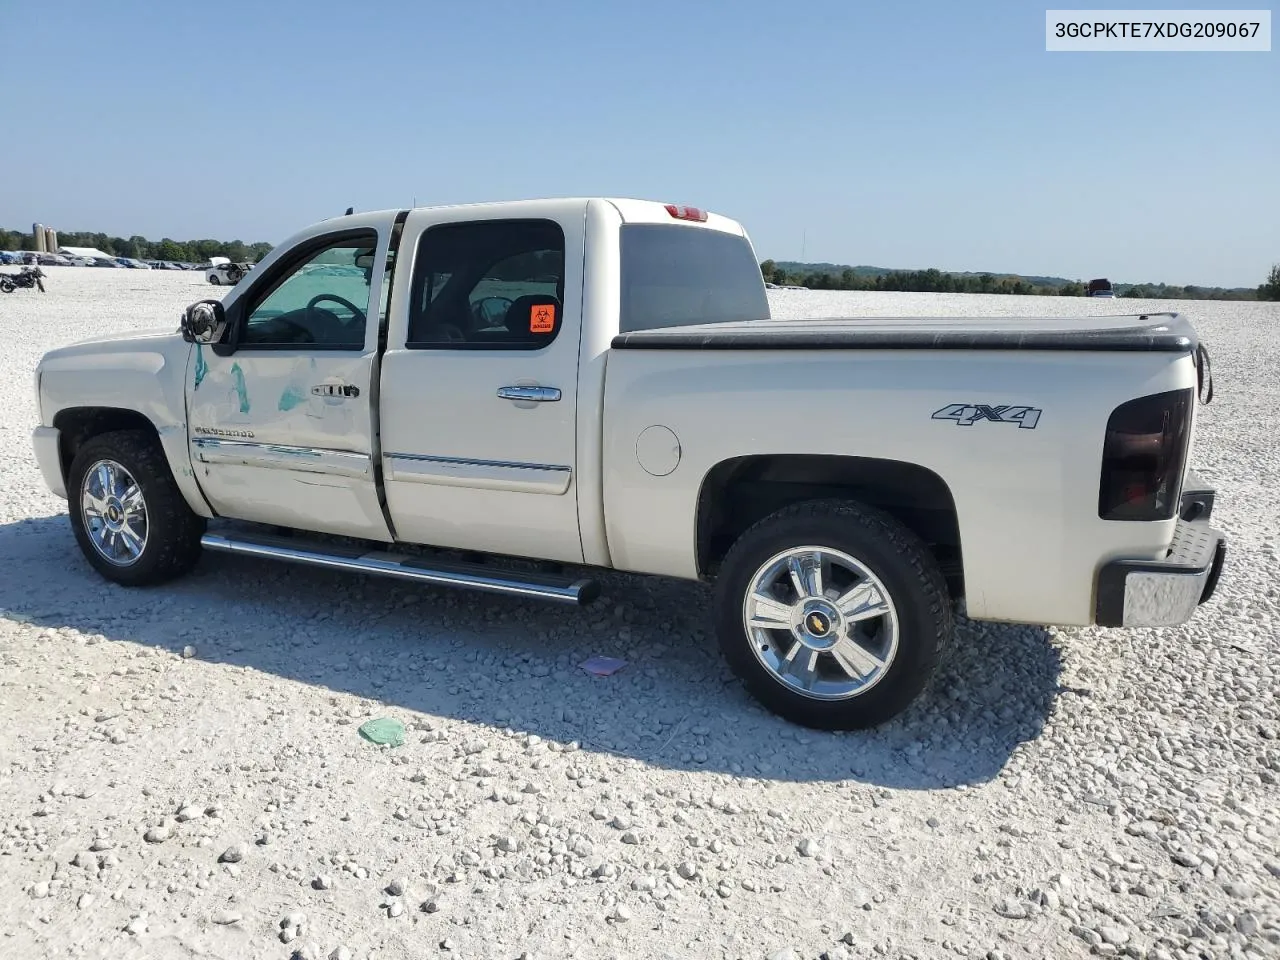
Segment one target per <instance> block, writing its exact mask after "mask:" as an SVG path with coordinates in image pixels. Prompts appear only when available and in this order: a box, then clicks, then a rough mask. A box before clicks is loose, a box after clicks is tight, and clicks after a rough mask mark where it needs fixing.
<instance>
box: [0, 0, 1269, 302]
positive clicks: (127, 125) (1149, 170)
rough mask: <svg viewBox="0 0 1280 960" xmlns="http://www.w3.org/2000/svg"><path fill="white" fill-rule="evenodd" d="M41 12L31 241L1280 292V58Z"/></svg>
mask: <svg viewBox="0 0 1280 960" xmlns="http://www.w3.org/2000/svg"><path fill="white" fill-rule="evenodd" d="M1195 5H1196V6H1199V7H1212V6H1214V5H1213V4H1212V3H1208V2H1206V0H1198V3H1197V4H1195ZM21 6H22V8H23V11H24V12H23V13H21V14H19V13H18V11H17V9H12V10H8V11H7V12H8V14H9V15H8V17H7V19H6V27H5V29H4V30H3V32H2V33H0V64H3V65H4V68H5V69H4V71H3V75H4V77H5V81H6V82H5V89H6V93H7V94H8V96H7V97H6V100H5V102H6V103H7V105H8V109H7V110H6V116H7V121H6V126H5V129H6V136H5V140H6V143H7V149H5V151H4V156H5V161H6V167H7V169H5V171H4V181H3V182H4V190H3V191H0V224H2V225H5V226H8V227H10V228H15V227H20V226H21V227H28V228H29V226H28V225H29V224H30V223H31V222H32V221H34V220H39V221H41V222H44V223H49V224H52V225H53V226H55V227H59V228H62V229H68V230H71V229H81V230H103V231H106V232H108V233H112V234H119V235H124V236H128V235H131V234H142V235H144V236H147V237H151V238H159V237H161V236H170V237H173V238H175V239H193V238H200V237H216V238H218V239H233V238H239V239H242V240H245V241H254V240H269V241H273V242H275V241H279V240H280V239H282V238H283V237H285V236H287V235H288V234H289V233H291V232H292V231H293V230H295V229H297V228H299V227H301V226H303V225H305V224H307V223H310V222H312V221H314V220H317V219H320V218H322V217H326V216H331V215H334V214H337V213H341V212H342V210H343V209H345V208H346V207H347V206H348V205H355V206H356V208H357V209H373V208H381V207H391V206H397V205H407V204H409V203H410V202H411V201H412V200H413V199H414V198H415V197H416V198H417V202H418V203H419V204H430V203H445V202H460V201H473V200H488V199H508V198H517V197H533V196H565V195H598V194H606V195H621V196H638V197H646V198H652V199H660V200H668V201H676V202H684V203H691V204H696V205H701V206H705V207H709V208H711V209H713V210H715V211H717V212H721V213H724V214H727V215H729V216H732V217H735V218H737V219H739V220H741V221H743V222H744V223H745V224H746V226H747V228H748V230H749V231H750V232H751V235H752V238H753V240H754V242H755V245H756V249H757V252H758V253H759V255H760V257H761V258H765V257H773V258H775V259H799V258H800V256H801V253H802V252H803V253H804V255H805V258H806V259H808V260H815V261H817V260H829V261H833V262H840V263H868V264H876V265H883V266H894V267H924V266H938V267H941V268H944V269H955V270H969V269H990V270H997V271H1016V272H1021V273H1030V274H1037V273H1047V274H1057V275H1065V276H1069V277H1081V278H1088V277H1092V276H1109V277H1111V278H1112V279H1113V280H1129V281H1139V280H1145V281H1162V280H1163V281H1166V282H1169V283H1198V284H1225V285H1237V284H1239V285H1250V286H1252V285H1256V284H1258V283H1260V282H1262V280H1263V279H1264V278H1265V274H1266V271H1267V268H1268V267H1269V265H1270V264H1271V263H1273V262H1275V261H1277V260H1280V53H1277V52H1275V51H1273V52H1271V53H1250V54H1210V53H1195V54H1168V53H1163V54H1137V53H1128V54H1115V53H1110V54H1106V53H1096V54H1066V53H1053V54H1050V53H1046V52H1045V50H1044V16H1045V7H1046V5H1045V4H1033V3H1026V2H1004V0H997V2H986V3H982V4H980V5H979V4H969V3H956V2H954V0H927V2H909V0H907V2H895V3H883V4H860V3H851V2H849V0H836V2H828V3H777V2H772V3H761V2H758V0H737V2H732V3H730V2H722V3H697V2H690V0H681V2H671V0H649V2H645V3H643V4H630V3H608V2H600V0H592V2H564V3H557V2H553V0H546V2H537V3H528V2H509V0H484V2H475V3H464V2H452V3H438V2H437V3H432V2H392V0H386V2H376V3H356V2H350V0H348V2H345V3H338V2H333V0H305V2H301V0H299V2H294V0H289V2H284V0H257V2H253V3H243V2H238V0H218V2H216V3H180V4H157V3H154V2H135V0H115V2H112V3H93V4H89V3H75V2H72V3H41V4H36V5H34V6H33V5H30V4H22V5H21ZM1080 6H1088V4H1080ZM1116 6H1124V4H1117V5H1116ZM1222 6H1223V7H1230V6H1235V5H1232V4H1225V5H1222ZM37 77H39V78H40V79H38V80H37V79H36V78H37ZM24 86H25V87H26V89H27V90H28V91H29V92H28V93H27V95H25V96H22V97H17V96H15V94H16V93H17V92H18V91H19V90H21V89H23V87H24ZM806 233H807V240H806V239H805V237H806ZM802 246H803V251H802Z"/></svg>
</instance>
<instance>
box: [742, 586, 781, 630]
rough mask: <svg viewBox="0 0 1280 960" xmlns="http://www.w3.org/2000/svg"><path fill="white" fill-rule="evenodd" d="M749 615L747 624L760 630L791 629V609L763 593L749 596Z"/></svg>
mask: <svg viewBox="0 0 1280 960" xmlns="http://www.w3.org/2000/svg"><path fill="white" fill-rule="evenodd" d="M750 603H751V613H750V615H749V620H748V622H749V623H750V624H751V626H753V627H756V628H757V629H760V630H789V629H791V608H790V607H789V606H787V605H786V604H785V603H782V602H781V601H779V600H775V599H773V597H770V596H768V595H766V594H763V593H759V592H757V593H753V594H752V595H751V600H750Z"/></svg>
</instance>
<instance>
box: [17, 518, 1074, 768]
mask: <svg viewBox="0 0 1280 960" xmlns="http://www.w3.org/2000/svg"><path fill="white" fill-rule="evenodd" d="M602 585H603V587H604V592H603V597H602V598H601V600H599V601H597V603H595V604H593V605H592V606H591V607H587V608H583V609H578V608H564V607H559V606H550V605H545V604H540V603H535V602H524V601H520V600H516V599H512V598H507V597H500V596H486V595H481V594H467V593H461V592H456V591H450V590H444V589H433V588H428V587H420V586H417V585H412V584H401V583H397V582H394V581H390V580H384V579H378V578H370V577H352V576H350V575H346V574H340V573H330V572H327V571H322V570H314V569H306V568H300V567H294V566H290V565H286V564H281V563H277V562H273V561H267V560H254V559H250V558H242V557H232V556H227V555H219V554H206V555H205V556H204V558H203V559H202V560H201V562H200V565H199V566H198V567H197V569H196V571H195V572H194V573H193V574H192V575H190V576H188V577H187V578H185V579H182V580H179V581H175V582H173V583H171V584H167V585H165V586H162V587H155V588H150V589H126V588H123V587H119V586H116V585H114V584H110V583H107V582H106V581H104V580H103V579H102V578H100V577H99V576H98V575H97V574H96V573H95V572H94V571H93V570H92V569H91V568H90V567H89V565H88V564H87V563H86V562H85V561H84V559H83V557H82V556H81V555H80V552H79V550H78V549H77V548H76V545H75V542H74V539H73V538H72V535H71V531H70V528H69V526H68V524H67V519H66V517H65V515H63V516H52V517H39V518H33V519H27V520H22V521H18V522H13V523H9V524H0V611H3V613H0V616H3V617H5V618H7V619H10V620H19V621H26V622H29V623H31V624H34V625H37V626H41V627H46V628H52V629H62V628H71V629H73V630H76V631H79V632H81V633H82V634H85V635H87V636H88V637H89V638H90V639H89V642H100V641H98V640H97V638H102V639H103V640H105V641H107V642H118V643H130V644H142V645H146V646H149V647H154V646H160V647H163V648H165V649H168V650H170V651H173V652H174V653H177V654H179V655H180V654H181V653H182V651H183V648H184V647H186V646H188V645H190V646H193V647H195V648H196V651H197V652H196V657H195V660H192V661H188V663H189V664H190V666H191V669H193V670H198V669H200V666H201V663H202V662H208V663H225V664H233V665H236V666H240V667H247V668H249V669H251V670H257V671H262V672H264V673H270V674H275V675H277V676H279V677H281V678H285V679H288V680H293V681H297V682H298V683H300V684H305V685H309V686H311V687H320V688H325V689H326V690H327V691H332V693H333V694H350V695H352V696H355V697H364V698H369V699H371V700H376V701H379V702H380V703H381V704H383V705H384V706H381V707H378V708H376V709H375V713H385V714H389V715H391V716H397V717H399V718H400V719H402V720H404V721H406V723H409V722H411V721H412V720H414V719H415V716H414V714H425V715H428V716H434V717H443V718H451V719H459V720H466V721H470V722H474V723H480V724H489V725H493V726H496V727H500V728H505V727H511V728H514V729H516V730H521V731H525V732H528V733H533V734H537V735H539V736H541V737H543V738H547V739H555V740H560V741H570V740H576V741H578V742H579V743H580V744H581V746H582V749H584V750H591V751H597V752H601V753H606V754H613V755H617V756H622V757H630V758H633V759H635V760H639V761H642V762H644V763H647V764H652V765H654V766H656V767H661V768H665V769H670V770H691V771H707V772H721V773H729V774H741V775H743V776H748V777H758V778H765V779H771V780H780V781H842V780H847V781H856V782H862V783H867V784H875V785H879V786H884V787H894V788H905V789H939V788H946V787H953V786H956V785H960V784H980V783H985V782H987V781H990V780H992V779H994V778H995V777H996V776H997V775H998V774H999V773H1000V771H1001V770H1002V769H1003V768H1004V766H1005V764H1006V763H1007V761H1008V760H1009V759H1010V757H1011V755H1012V753H1013V751H1014V750H1015V749H1016V748H1017V747H1018V745H1019V744H1021V743H1023V742H1026V741H1029V740H1033V739H1035V738H1036V737H1037V736H1039V734H1040V732H1041V731H1042V729H1043V727H1044V724H1045V720H1046V718H1047V716H1048V715H1049V712H1050V710H1051V708H1052V705H1053V701H1054V699H1055V697H1056V696H1057V695H1058V694H1059V693H1063V692H1066V691H1064V690H1063V689H1062V688H1061V687H1060V685H1059V677H1060V675H1061V656H1060V653H1059V651H1058V649H1057V648H1056V647H1055V646H1054V644H1053V642H1052V640H1051V637H1050V635H1049V634H1048V632H1047V631H1045V630H1043V629H1040V628H1034V627H1012V626H1005V625H998V624H984V623H976V622H971V621H965V620H961V621H960V625H959V629H958V631H957V636H956V641H955V644H954V646H953V648H952V650H951V653H950V655H949V657H948V658H947V662H946V665H945V667H944V669H943V671H942V673H941V674H940V675H939V677H938V680H937V682H936V683H935V685H934V687H933V689H932V690H931V691H930V692H928V693H926V694H925V696H924V697H922V698H921V699H920V700H919V701H917V703H916V704H914V705H913V706H912V707H911V708H909V709H908V710H907V711H906V713H904V714H903V715H902V716H900V717H899V718H897V719H896V720H895V721H893V722H892V723H889V724H887V725H885V726H884V727H882V728H879V729H876V730H871V731H863V732H859V733H847V734H826V733H821V732H817V731H812V730H806V729H803V728H800V727H796V726H793V725H791V724H788V723H786V722H785V721H782V720H780V719H778V718H776V717H774V716H773V715H771V714H769V713H767V712H765V711H764V710H763V709H762V708H760V707H758V706H757V705H756V704H755V702H754V701H753V700H752V699H751V698H750V697H749V695H748V694H747V693H746V691H745V690H744V689H743V688H742V686H741V684H740V683H739V682H738V681H737V680H736V679H734V678H733V677H732V676H731V675H730V674H729V673H728V671H727V668H726V667H725V666H724V663H723V661H722V660H721V658H720V655H719V651H718V650H717V648H716V643H715V639H714V636H713V633H712V629H711V623H710V613H709V605H710V592H709V591H708V590H707V589H706V588H705V587H703V586H701V585H699V584H691V583H685V582H678V581H665V580H655V579H653V578H648V577H634V576H628V575H622V574H619V575H607V576H605V577H604V578H603V580H602ZM50 642H51V643H63V644H66V643H73V642H77V641H76V640H75V639H74V638H65V639H64V638H61V637H54V638H51V639H50ZM79 642H84V641H83V640H81V641H79ZM593 654H604V655H608V656H615V657H621V658H623V659H625V660H627V662H628V665H627V667H626V668H625V669H624V670H622V671H621V672H619V673H617V674H615V675H614V676H612V677H607V678H593V677H590V676H588V675H586V674H585V673H584V672H583V671H582V670H581V669H579V668H578V666H577V664H579V663H580V662H581V661H582V660H584V659H585V658H586V657H588V656H591V655H593ZM109 680H110V678H104V679H103V683H104V684H106V683H107V682H109ZM193 682H194V681H193ZM296 696H297V698H298V701H297V703H296V704H295V705H294V706H295V707H297V708H298V709H291V710H290V713H292V714H293V715H295V716H300V717H301V716H306V709H310V708H312V707H317V706H319V707H321V708H322V709H321V711H320V713H321V715H320V716H318V717H311V718H310V719H309V722H313V723H326V724H328V723H332V722H333V719H331V718H336V716H337V715H338V713H339V707H338V706H330V705H329V702H328V701H329V694H327V693H326V694H325V695H324V696H317V695H316V694H315V693H314V692H313V691H307V690H306V689H302V688H300V689H298V690H297V693H296ZM338 702H339V704H340V706H341V708H343V709H345V708H346V707H347V706H350V705H352V703H351V702H350V701H346V700H345V698H344V699H342V700H339V701H338ZM410 711H412V712H413V713H410ZM342 729H344V730H348V731H349V732H350V735H351V736H352V737H354V736H356V731H355V727H354V725H352V726H349V727H344V728H342ZM410 737H411V738H412V737H413V734H412V733H410ZM411 742H412V741H411Z"/></svg>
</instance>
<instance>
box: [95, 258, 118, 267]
mask: <svg viewBox="0 0 1280 960" xmlns="http://www.w3.org/2000/svg"><path fill="white" fill-rule="evenodd" d="M93 266H95V267H114V268H116V269H119V268H120V264H118V263H116V262H115V261H114V260H112V259H111V258H110V257H94V258H93Z"/></svg>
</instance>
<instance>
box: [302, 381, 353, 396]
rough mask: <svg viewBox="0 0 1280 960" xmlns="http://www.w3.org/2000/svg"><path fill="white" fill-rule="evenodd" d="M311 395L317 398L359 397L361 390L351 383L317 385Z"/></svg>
mask: <svg viewBox="0 0 1280 960" xmlns="http://www.w3.org/2000/svg"><path fill="white" fill-rule="evenodd" d="M311 393H312V394H313V395H314V396H317V397H339V398H345V397H358V396H360V388H359V387H357V386H354V385H353V384H350V383H317V384H316V385H315V386H314V387H312V388H311Z"/></svg>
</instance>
